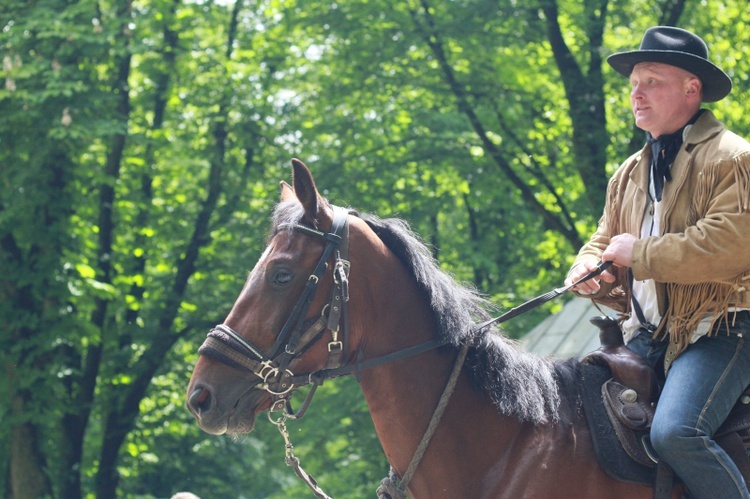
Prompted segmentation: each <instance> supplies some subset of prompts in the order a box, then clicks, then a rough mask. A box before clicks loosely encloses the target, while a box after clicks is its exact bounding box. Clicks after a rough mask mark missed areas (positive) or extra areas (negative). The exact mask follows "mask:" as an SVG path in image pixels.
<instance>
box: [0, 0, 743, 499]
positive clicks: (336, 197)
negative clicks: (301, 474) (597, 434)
mask: <svg viewBox="0 0 750 499" xmlns="http://www.w3.org/2000/svg"><path fill="white" fill-rule="evenodd" d="M655 24H671V25H679V26H681V27H685V28H688V29H691V30H694V31H695V32H697V33H699V34H700V35H701V36H703V37H704V39H705V40H706V41H707V43H708V44H709V47H710V51H711V57H712V59H713V60H714V61H715V62H716V63H717V64H718V65H719V66H720V67H722V68H723V69H724V70H725V71H727V72H728V73H729V74H730V75H731V76H732V78H733V80H734V85H735V88H734V90H733V92H732V94H731V95H730V96H729V97H728V98H727V99H725V100H724V101H721V102H719V103H717V104H714V105H711V108H712V109H714V111H715V112H716V113H717V115H718V116H719V118H720V119H721V120H723V121H724V122H725V123H726V124H727V125H728V126H729V127H730V128H732V129H733V130H734V131H735V132H737V133H739V134H740V135H743V136H745V137H750V113H747V112H746V109H747V107H748V102H750V30H749V29H748V25H749V24H750V2H748V0H666V1H665V0H529V1H519V0H452V1H449V0H341V1H336V2H334V1H326V0H322V1H321V0H214V1H212V0H150V1H149V0H99V1H97V0H81V1H73V0H2V2H0V27H1V28H2V30H1V31H0V54H1V55H2V68H1V69H0V365H1V366H2V369H3V375H2V376H0V387H1V388H0V400H1V402H0V421H2V425H1V427H0V449H3V451H2V453H0V491H3V492H4V493H5V496H6V497H10V498H14V499H26V498H41V497H54V498H64V499H77V498H82V497H97V498H104V499H109V498H113V497H143V498H151V497H159V498H162V497H170V496H171V495H172V494H174V493H175V492H178V491H181V490H189V491H192V492H194V493H195V494H197V495H199V496H201V497H203V498H213V497H224V498H231V497H246V498H286V497H308V496H310V494H309V492H307V490H306V489H305V488H304V485H303V484H302V483H301V482H300V481H298V480H297V478H296V477H295V476H294V474H293V472H292V470H291V469H290V468H287V467H286V466H285V464H284V459H283V456H284V447H283V440H282V439H281V437H280V435H279V434H278V432H277V431H276V429H275V428H274V427H273V426H272V425H270V424H269V423H268V421H265V418H261V419H260V420H259V427H258V428H257V429H256V431H255V433H253V434H251V435H249V436H247V437H244V438H242V439H240V440H239V441H233V440H231V439H229V438H224V437H215V436H209V435H205V434H203V433H202V432H201V431H200V430H199V428H198V426H197V424H196V423H195V422H194V421H193V420H192V418H191V416H190V415H189V414H188V412H187V410H186V409H185V408H184V399H185V395H184V390H185V387H186V385H187V381H188V379H189V376H190V372H191V369H192V365H193V364H194V362H195V361H196V358H197V349H198V346H199V345H200V343H201V342H202V340H203V338H204V335H205V333H206V332H207V330H208V328H209V327H211V326H213V325H215V324H217V323H220V322H221V321H222V320H223V318H224V316H225V314H226V313H227V312H228V310H229V307H230V305H231V304H232V302H233V301H234V299H235V297H236V296H237V294H238V293H239V291H240V289H241V287H242V285H243V283H244V281H245V278H246V276H247V273H248V271H249V270H250V269H252V267H253V265H254V263H255V261H256V260H257V258H258V257H259V255H260V252H261V251H262V249H263V248H264V246H265V238H266V235H267V234H266V230H267V225H268V216H269V214H270V211H271V209H272V207H273V205H274V203H276V202H277V200H278V192H279V189H278V183H279V181H280V180H282V179H287V180H288V179H289V176H290V168H289V164H290V159H291V158H292V157H299V158H300V159H302V160H303V161H305V162H306V163H307V164H308V166H309V167H310V168H311V170H312V171H313V173H314V175H315V177H316V180H317V182H318V185H319V187H321V188H322V189H324V191H325V195H326V196H327V197H328V198H329V199H330V200H331V201H332V202H334V203H336V204H339V205H344V206H346V205H349V206H353V207H355V208H357V209H359V210H360V211H364V212H371V213H377V214H379V215H380V216H382V217H387V216H398V217H402V218H404V219H406V220H408V221H409V222H410V223H411V224H412V226H413V227H414V228H415V229H416V230H417V232H419V233H420V234H421V235H422V237H423V238H424V239H425V240H426V241H428V242H429V243H430V244H431V246H432V247H433V248H434V251H435V254H436V256H437V257H438V258H439V260H440V261H441V264H442V265H443V266H444V267H445V268H446V269H448V270H449V271H450V272H452V273H453V274H454V275H455V276H456V277H457V278H458V279H460V280H462V281H465V282H467V283H471V284H473V285H474V286H476V287H477V288H479V289H480V290H481V291H483V292H484V293H486V294H487V295H488V296H490V297H491V299H492V301H493V302H494V303H496V304H497V307H498V309H499V310H501V311H502V310H504V309H507V308H509V307H511V306H514V305H518V304H520V303H521V302H523V301H525V300H527V299H528V298H530V297H532V296H536V295H538V294H541V293H543V292H545V291H548V290H549V289H551V288H553V287H557V286H559V285H560V284H561V282H562V280H563V278H564V274H565V272H566V271H567V267H568V265H569V264H570V262H571V259H572V256H573V255H574V253H575V252H576V250H577V249H578V246H579V245H580V244H581V242H582V241H583V240H585V239H586V237H587V235H588V234H589V233H590V231H591V230H592V229H593V227H594V226H595V223H596V220H597V219H598V217H599V214H600V211H601V206H602V203H603V199H604V196H603V191H604V188H605V185H606V182H607V179H608V176H609V175H610V174H611V173H612V171H613V170H614V168H615V167H616V165H617V164H618V162H619V161H621V160H623V159H624V158H625V157H626V155H627V154H629V153H631V152H633V151H634V150H635V149H637V148H639V147H640V145H641V144H642V142H643V138H644V137H643V134H642V132H640V131H638V130H636V129H634V127H633V125H632V119H631V115H630V111H629V107H628V91H629V89H628V83H627V81H626V79H624V78H622V77H619V76H618V75H616V74H615V73H614V72H613V71H611V70H610V69H609V67H608V66H607V65H606V63H605V62H604V59H605V58H606V56H607V55H609V54H611V53H613V52H616V51H620V50H629V49H634V48H636V47H637V46H638V44H639V43H640V39H641V37H642V34H643V32H644V31H645V29H646V28H647V27H649V26H652V25H655ZM561 301H562V300H557V301H556V302H554V303H552V304H550V306H549V307H547V308H546V309H545V310H540V311H536V312H535V313H533V314H528V315H524V316H522V317H519V318H518V319H514V320H513V321H512V323H511V324H508V326H507V331H508V334H509V335H516V336H517V335H520V334H522V333H524V332H526V331H528V330H529V329H531V328H532V327H533V326H534V325H535V324H536V322H538V321H539V320H540V319H541V318H542V317H543V316H544V314H548V313H549V312H551V311H553V310H554V309H555V307H557V308H559V307H560V306H561ZM290 431H291V433H292V435H291V437H292V442H293V443H294V445H295V452H296V454H297V455H298V456H299V457H300V459H301V461H302V464H303V466H304V467H305V469H306V470H307V471H309V472H310V473H311V474H313V475H314V476H315V477H316V478H317V479H318V480H319V482H320V483H321V486H322V488H323V489H324V490H326V491H327V492H328V493H329V494H331V495H332V496H334V497H337V498H340V497H344V498H347V497H349V498H360V497H374V495H375V494H374V490H375V488H376V487H377V484H378V483H379V481H380V479H381V478H382V477H383V476H384V475H385V474H386V471H387V463H386V461H385V458H384V457H383V454H382V452H381V450H380V446H379V443H378V441H377V439H376V438H375V434H374V431H373V429H372V424H371V422H370V419H369V415H368V413H367V408H366V406H365V405H364V402H363V399H362V397H361V395H360V394H359V391H358V387H357V385H356V382H355V381H354V380H353V379H346V380H339V381H335V382H330V383H327V384H326V385H325V386H324V387H323V388H321V389H320V390H319V391H318V396H317V397H316V399H315V401H314V402H313V405H312V407H311V408H310V410H309V411H308V413H307V415H306V416H305V418H304V419H303V420H301V421H299V422H296V423H293V424H291V425H290ZM467 452H472V450H471V449H467Z"/></svg>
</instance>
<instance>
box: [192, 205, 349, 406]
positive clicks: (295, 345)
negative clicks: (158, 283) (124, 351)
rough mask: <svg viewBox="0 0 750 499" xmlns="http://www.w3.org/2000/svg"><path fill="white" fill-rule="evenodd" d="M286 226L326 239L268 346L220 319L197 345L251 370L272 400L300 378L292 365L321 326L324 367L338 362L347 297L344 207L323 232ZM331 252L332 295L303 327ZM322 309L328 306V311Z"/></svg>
mask: <svg viewBox="0 0 750 499" xmlns="http://www.w3.org/2000/svg"><path fill="white" fill-rule="evenodd" d="M282 227H283V226H282ZM287 227H288V228H291V229H293V230H296V231H300V232H302V233H304V234H307V235H311V236H315V237H321V238H323V239H325V241H326V246H325V248H324V250H323V253H322V255H321V257H320V259H319V260H318V263H317V265H316V266H315V269H314V271H313V273H312V274H311V275H310V277H309V278H308V280H307V283H306V284H305V289H304V290H303V292H302V295H301V296H300V297H299V299H298V300H297V303H296V305H295V307H294V309H293V310H292V313H291V315H290V316H289V318H288V319H287V321H286V323H285V324H284V326H283V327H282V329H281V331H280V332H279V334H278V335H277V337H276V340H275V342H274V345H273V346H272V347H271V349H270V352H269V353H268V354H266V353H264V352H263V350H262V349H260V348H258V347H256V346H254V345H253V344H252V343H250V342H249V341H247V340H246V339H244V338H243V337H242V336H241V335H240V334H239V333H237V332H236V331H234V330H233V329H232V328H230V327H229V326H227V325H226V324H220V325H218V326H216V327H215V328H214V329H212V330H211V331H210V332H209V333H208V337H207V338H206V340H205V342H204V343H203V345H201V347H200V348H199V349H198V353H200V354H201V355H208V356H210V357H213V358H215V359H217V360H219V361H220V362H223V363H225V364H227V365H229V366H232V367H236V368H239V369H244V370H247V371H250V372H252V373H254V374H255V375H256V376H258V377H259V378H260V379H261V380H262V383H263V384H262V385H261V387H262V388H264V389H265V390H267V391H268V392H269V393H271V394H272V395H273V396H274V397H275V398H276V402H279V401H282V400H284V399H285V398H287V397H288V396H289V393H290V392H291V390H292V389H293V388H294V386H295V382H296V383H297V384H303V383H300V379H301V378H302V379H304V377H299V376H297V377H295V376H294V374H293V373H292V372H291V368H292V367H293V365H294V364H295V363H296V362H295V361H296V360H297V359H298V358H299V357H300V356H301V355H302V354H303V353H304V352H305V351H306V350H307V348H308V347H310V346H312V344H313V343H314V342H315V341H316V340H317V339H318V338H320V336H321V335H322V334H323V332H324V331H325V330H326V329H328V330H330V331H331V335H332V339H331V341H330V342H329V344H328V351H329V357H328V362H327V368H329V369H330V368H336V367H339V366H340V365H341V362H342V361H343V358H344V352H345V348H344V346H345V341H346V339H347V332H348V324H347V322H346V319H347V314H346V312H347V306H346V303H347V301H348V299H349V288H348V274H349V262H348V261H347V260H346V259H347V258H348V213H347V212H346V210H344V209H343V208H338V207H334V219H333V224H332V227H331V232H322V231H319V230H316V229H313V228H311V227H307V226H305V225H300V224H290V225H287ZM334 252H335V264H334V267H333V281H334V285H333V290H332V293H331V300H330V302H329V303H328V304H327V305H326V306H325V307H324V308H323V311H322V312H321V315H320V317H319V318H318V319H317V320H315V321H314V322H313V323H312V325H310V326H308V327H305V323H306V320H305V317H306V315H307V312H308V310H309V308H310V304H311V303H312V301H313V300H314V298H315V294H316V292H317V287H318V283H319V282H320V278H321V277H322V275H323V273H324V272H325V271H326V269H327V267H328V260H329V259H330V257H331V255H332V254H334ZM326 312H328V316H327V317H326ZM342 316H343V319H344V325H343V329H344V331H343V333H344V335H343V339H339V333H340V330H341V320H342ZM308 377H309V375H308Z"/></svg>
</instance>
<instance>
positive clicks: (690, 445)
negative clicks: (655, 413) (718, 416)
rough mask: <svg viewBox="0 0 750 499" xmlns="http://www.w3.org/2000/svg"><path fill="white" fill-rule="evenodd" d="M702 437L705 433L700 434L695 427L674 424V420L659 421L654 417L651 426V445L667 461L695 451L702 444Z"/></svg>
mask: <svg viewBox="0 0 750 499" xmlns="http://www.w3.org/2000/svg"><path fill="white" fill-rule="evenodd" d="M704 439H705V435H701V434H700V432H698V431H696V430H695V428H689V427H686V426H684V425H680V424H676V423H675V422H674V421H666V422H660V421H658V420H656V419H655V420H654V424H653V426H652V427H651V445H652V446H653V447H654V450H655V451H656V453H657V454H658V455H659V456H661V457H663V458H664V459H666V460H667V461H672V460H674V459H675V458H676V459H680V457H682V456H686V455H687V454H688V453H690V452H691V451H695V450H696V449H698V448H700V447H701V446H703V445H704V444H703V440H704Z"/></svg>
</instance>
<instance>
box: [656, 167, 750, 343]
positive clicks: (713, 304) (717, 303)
mask: <svg viewBox="0 0 750 499" xmlns="http://www.w3.org/2000/svg"><path fill="white" fill-rule="evenodd" d="M728 163H729V164H730V165H731V168H732V170H733V173H734V179H735V183H736V185H737V196H738V199H737V205H738V207H739V211H740V213H746V212H748V211H750V154H743V155H740V156H737V157H735V158H733V159H731V160H729V161H724V162H719V163H715V164H713V165H710V166H708V167H706V168H705V169H704V170H703V171H702V178H701V182H699V184H698V185H697V186H696V191H695V195H694V198H693V203H692V206H691V209H690V214H689V215H688V217H689V218H688V225H695V224H696V223H697V221H698V220H700V219H701V218H703V217H704V216H705V215H706V214H707V212H708V209H709V205H710V203H711V201H712V199H713V191H714V189H715V188H716V186H717V183H718V182H719V179H720V178H721V170H722V169H723V168H726V167H727V166H729V165H728ZM748 289H750V269H748V271H747V272H745V273H744V274H741V275H739V276H737V277H735V278H733V279H731V280H730V281H722V282H716V281H714V282H703V283H698V284H676V283H668V284H667V296H669V304H668V308H667V313H666V314H665V316H666V318H667V322H666V324H664V323H663V324H662V328H660V330H659V331H657V333H656V334H657V336H659V337H664V336H665V335H667V334H668V335H669V339H670V344H671V345H672V346H673V347H674V348H675V350H676V354H677V355H679V354H680V353H681V352H682V351H683V350H685V348H687V347H688V345H690V341H691V339H692V337H693V334H694V333H695V331H696V330H697V329H698V325H699V324H700V323H701V322H702V321H703V320H704V319H705V318H706V316H711V315H712V318H711V328H710V331H712V332H711V333H710V334H713V326H714V325H715V324H716V323H717V321H719V320H722V319H723V320H724V321H727V325H731V324H730V323H729V313H728V311H727V309H728V308H729V307H730V306H733V307H740V308H750V303H747V301H748V299H747V297H748V293H747V291H748ZM664 326H666V327H664Z"/></svg>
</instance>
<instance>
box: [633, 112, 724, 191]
mask: <svg viewBox="0 0 750 499" xmlns="http://www.w3.org/2000/svg"><path fill="white" fill-rule="evenodd" d="M723 129H724V125H723V124H722V123H721V122H720V121H719V120H717V119H716V117H715V116H714V114H713V113H712V112H711V111H710V110H708V109H706V110H705V111H704V112H703V114H702V115H701V116H700V118H698V121H696V122H695V123H694V124H693V125H688V126H686V127H685V131H684V132H683V133H684V135H683V143H682V147H680V152H679V153H677V157H676V158H675V161H674V164H673V165H672V180H671V181H670V182H669V184H672V186H673V185H676V184H677V181H678V180H679V181H680V182H681V179H680V177H682V175H684V173H685V171H686V166H687V165H688V164H689V161H688V158H689V156H690V153H691V152H692V150H693V148H694V147H695V146H696V145H698V144H700V143H702V142H705V141H707V140H709V139H711V138H712V137H714V136H716V135H717V134H718V133H719V132H721V131H722V130H723ZM686 154H687V156H686ZM634 159H635V162H636V163H637V164H636V165H635V166H634V168H633V170H632V171H631V172H630V179H631V181H634V182H635V183H636V185H638V187H639V189H641V190H642V191H643V192H644V193H648V181H649V174H650V171H651V169H650V166H651V164H650V160H651V151H650V146H649V145H648V143H646V144H645V145H644V146H643V149H641V151H640V152H639V153H637V154H636V155H635V158H634ZM665 189H668V190H671V189H669V188H668V187H665Z"/></svg>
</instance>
